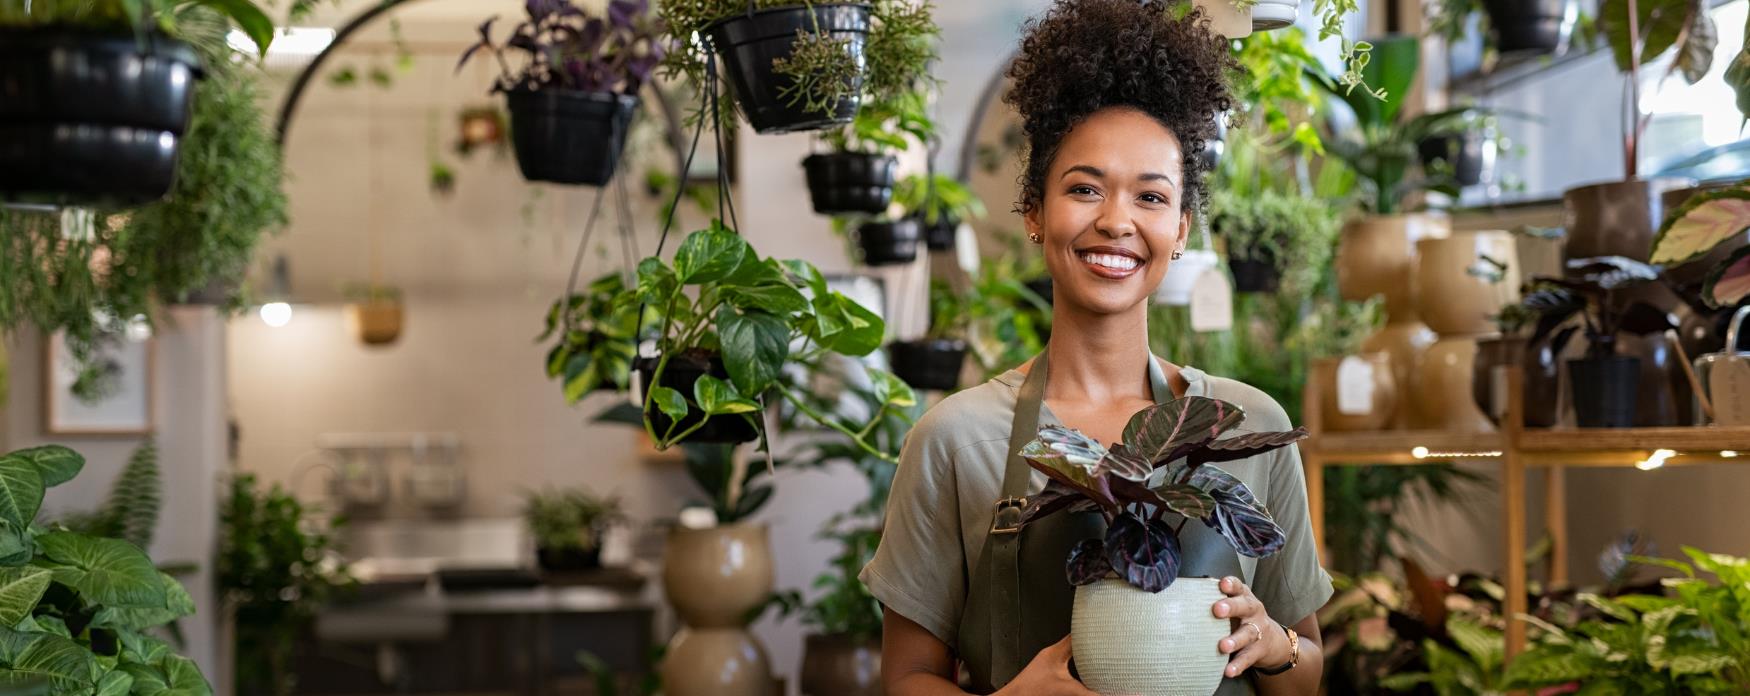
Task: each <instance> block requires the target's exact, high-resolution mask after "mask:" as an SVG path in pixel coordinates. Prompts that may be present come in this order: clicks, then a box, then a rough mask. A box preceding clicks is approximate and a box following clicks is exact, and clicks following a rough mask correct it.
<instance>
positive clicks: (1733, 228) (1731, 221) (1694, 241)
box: [1648, 187, 1750, 265]
mask: <svg viewBox="0 0 1750 696" xmlns="http://www.w3.org/2000/svg"><path fill="white" fill-rule="evenodd" d="M1746 229H1750V187H1738V188H1729V189H1725V190H1722V191H1710V192H1707V193H1703V194H1699V195H1696V196H1694V197H1692V198H1690V199H1689V200H1688V201H1685V202H1684V204H1683V207H1681V208H1678V209H1677V212H1675V213H1672V214H1671V216H1670V218H1668V219H1667V220H1666V221H1665V225H1664V227H1663V228H1661V229H1660V230H1659V236H1657V237H1655V238H1654V239H1653V253H1652V256H1651V257H1649V258H1648V261H1649V262H1651V263H1657V264H1667V265H1676V264H1680V263H1687V262H1689V261H1692V260H1694V259H1696V258H1698V257H1701V256H1705V255H1706V254H1707V253H1708V252H1710V251H1713V249H1714V247H1717V246H1719V245H1720V244H1722V243H1725V242H1728V241H1739V242H1742V241H1743V238H1744V230H1746Z"/></svg>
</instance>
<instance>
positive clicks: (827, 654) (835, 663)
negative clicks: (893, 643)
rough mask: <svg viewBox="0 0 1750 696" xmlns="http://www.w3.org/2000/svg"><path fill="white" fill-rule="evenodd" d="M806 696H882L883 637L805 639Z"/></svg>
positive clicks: (816, 636) (804, 672)
mask: <svg viewBox="0 0 1750 696" xmlns="http://www.w3.org/2000/svg"><path fill="white" fill-rule="evenodd" d="M802 693H803V696H881V693H882V691H881V638H879V637H876V638H869V639H863V640H858V639H855V638H851V637H849V636H842V635H832V636H823V635H809V636H807V637H806V638H804V639H803V640H802Z"/></svg>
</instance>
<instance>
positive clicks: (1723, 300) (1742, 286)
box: [1701, 247, 1750, 308]
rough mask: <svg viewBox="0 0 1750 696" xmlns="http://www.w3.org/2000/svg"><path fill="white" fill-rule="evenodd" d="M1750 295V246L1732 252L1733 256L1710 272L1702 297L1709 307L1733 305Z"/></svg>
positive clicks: (1703, 287)
mask: <svg viewBox="0 0 1750 696" xmlns="http://www.w3.org/2000/svg"><path fill="white" fill-rule="evenodd" d="M1747 295H1750V247H1745V248H1743V249H1739V250H1737V251H1735V252H1732V256H1731V258H1728V259H1726V260H1725V261H1724V262H1721V263H1720V265H1719V266H1718V267H1716V268H1714V270H1713V271H1712V272H1711V273H1709V274H1708V276H1707V282H1706V283H1705V284H1703V286H1702V290H1701V299H1702V301H1704V302H1706V303H1707V304H1708V306H1709V307H1714V308H1719V307H1731V306H1734V305H1737V304H1738V303H1739V302H1741V301H1743V299H1744V297H1745V296H1747Z"/></svg>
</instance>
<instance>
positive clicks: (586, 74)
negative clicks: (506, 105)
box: [456, 0, 668, 94]
mask: <svg viewBox="0 0 1750 696" xmlns="http://www.w3.org/2000/svg"><path fill="white" fill-rule="evenodd" d="M524 4H525V9H527V11H528V15H529V18H528V19H527V20H526V21H524V22H523V23H521V24H518V25H517V26H516V28H515V29H512V30H511V34H510V38H509V39H507V40H506V41H505V43H504V44H503V45H500V44H498V43H496V42H494V41H493V40H492V25H493V24H495V23H497V22H498V18H497V17H493V18H491V19H488V20H486V22H485V23H483V24H481V25H480V42H479V43H476V44H474V45H473V46H470V47H468V50H467V51H466V52H464V53H463V54H462V59H461V61H460V62H458V63H457V64H456V69H457V70H458V71H460V70H461V69H462V66H464V65H467V64H468V61H469V60H471V59H473V57H474V56H475V55H476V54H478V53H480V52H481V51H488V52H490V53H492V54H493V56H494V57H496V58H497V59H498V65H499V69H500V71H501V72H500V74H499V77H498V80H497V81H495V82H494V83H493V86H492V89H493V91H495V92H510V91H514V90H543V89H570V90H578V91H582V92H614V93H619V94H637V93H638V90H639V89H642V88H643V86H644V83H646V82H649V81H650V76H651V74H652V73H653V72H655V70H656V66H657V64H658V63H661V62H662V59H663V56H666V55H668V47H667V44H666V43H665V41H666V39H664V38H662V37H663V32H662V22H661V20H659V19H658V18H656V17H655V16H654V15H653V14H652V13H651V12H650V0H611V1H610V2H609V3H608V11H607V17H606V18H603V17H593V16H590V14H589V13H587V12H585V11H584V10H583V8H582V7H580V6H578V5H577V4H574V3H573V2H571V0H526V2H525V3H524ZM512 51H519V52H521V53H522V54H523V55H524V56H525V57H526V60H525V61H524V62H523V63H522V65H521V67H520V68H513V67H512V64H511V61H510V60H509V59H508V58H507V54H508V53H511V52H512Z"/></svg>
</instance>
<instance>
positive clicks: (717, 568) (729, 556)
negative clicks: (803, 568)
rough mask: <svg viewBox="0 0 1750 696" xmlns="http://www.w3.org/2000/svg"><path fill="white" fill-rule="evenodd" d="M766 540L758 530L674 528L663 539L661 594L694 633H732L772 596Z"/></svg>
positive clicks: (741, 526)
mask: <svg viewBox="0 0 1750 696" xmlns="http://www.w3.org/2000/svg"><path fill="white" fill-rule="evenodd" d="M769 538H770V534H769V533H768V530H767V529H766V525H763V524H730V525H723V526H720V527H713V528H711V529H687V528H685V527H676V528H674V530H673V531H671V532H669V535H668V551H667V553H666V555H665V556H664V559H663V564H662V591H663V594H665V595H666V596H667V597H668V603H669V604H670V605H673V606H674V610H675V614H676V615H677V616H678V617H679V618H680V620H681V621H682V622H683V623H685V624H686V625H687V626H690V627H693V628H736V629H740V628H741V627H742V626H743V625H745V623H746V621H745V618H746V615H747V612H748V611H749V610H751V609H753V608H754V607H756V606H759V605H760V603H761V602H764V601H766V597H767V596H768V595H770V594H771V593H772V582H773V577H772V574H773V565H772V547H771V543H770V541H769Z"/></svg>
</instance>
